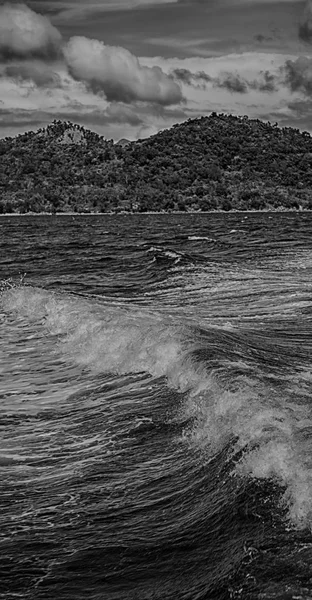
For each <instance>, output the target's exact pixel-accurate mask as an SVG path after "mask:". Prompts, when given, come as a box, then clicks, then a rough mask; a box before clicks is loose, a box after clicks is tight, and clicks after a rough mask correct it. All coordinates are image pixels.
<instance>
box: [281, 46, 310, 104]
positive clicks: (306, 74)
mask: <svg viewBox="0 0 312 600" xmlns="http://www.w3.org/2000/svg"><path fill="white" fill-rule="evenodd" d="M284 71H285V83H286V85H288V86H289V87H290V89H291V91H292V92H303V93H304V94H306V95H307V96H312V59H311V58H307V57H306V56H299V58H297V60H293V61H292V60H287V61H286V63H285V67H284Z"/></svg>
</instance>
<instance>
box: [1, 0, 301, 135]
mask: <svg viewBox="0 0 312 600" xmlns="http://www.w3.org/2000/svg"><path fill="white" fill-rule="evenodd" d="M311 101H312V0H304V1H302V0H89V1H88V2H87V1H86V0H28V1H27V2H26V3H22V2H15V1H14V2H3V1H2V0H0V137H5V136H12V135H17V134H19V133H23V132H24V131H28V130H36V129H38V128H39V127H44V126H46V125H47V124H48V123H50V122H51V121H53V120H54V119H62V120H66V121H67V120H70V121H73V122H75V123H79V124H81V125H84V126H85V127H87V128H88V129H91V130H93V131H96V132H97V133H100V134H101V135H104V136H105V137H106V138H108V139H114V140H118V139H121V138H127V139H131V140H135V139H140V138H145V137H148V136H150V135H153V134H155V133H157V132H158V131H160V130H162V129H165V128H168V127H171V126H172V125H173V124H175V123H180V122H182V121H185V120H187V119H189V118H195V117H198V116H202V115H203V116H209V114H211V112H217V113H220V112H222V113H231V114H234V115H247V116H248V117H250V118H256V119H261V120H264V121H270V122H271V123H278V124H279V125H280V126H283V127H284V126H287V127H289V126H291V127H295V128H297V129H300V130H301V131H309V132H311V133H312V102H311Z"/></svg>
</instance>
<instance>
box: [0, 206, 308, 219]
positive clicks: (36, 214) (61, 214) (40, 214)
mask: <svg viewBox="0 0 312 600" xmlns="http://www.w3.org/2000/svg"><path fill="white" fill-rule="evenodd" d="M310 212H312V209H311V210H309V209H301V210H297V209H284V208H281V209H275V210H274V209H272V210H270V209H263V210H201V211H198V210H194V211H182V210H181V211H178V210H176V211H170V212H160V211H159V212H158V211H145V212H88V213H77V212H57V213H51V212H34V213H33V212H28V213H2V214H0V218H1V217H44V216H45V217H65V216H68V217H94V216H96V217H100V216H109V217H119V216H121V217H128V216H136V215H163V216H168V215H185V216H186V215H215V214H219V215H231V214H245V213H248V214H259V213H292V214H293V213H298V214H300V213H310Z"/></svg>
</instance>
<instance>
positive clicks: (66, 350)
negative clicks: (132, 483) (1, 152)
mask: <svg viewBox="0 0 312 600" xmlns="http://www.w3.org/2000/svg"><path fill="white" fill-rule="evenodd" d="M0 304H1V308H2V310H4V311H5V312H6V313H14V314H15V315H16V316H17V318H19V319H24V320H27V321H32V322H35V323H37V324H38V327H42V328H43V330H44V331H45V332H46V335H48V336H55V342H56V351H57V352H58V353H60V355H62V357H63V359H64V360H65V361H69V362H71V363H74V364H75V365H80V366H81V367H84V368H88V369H89V370H91V371H94V372H95V373H103V372H110V373H116V374H118V375H122V374H125V373H131V372H132V373H140V372H148V373H149V374H150V375H151V376H153V377H156V378H158V377H165V378H166V379H167V382H168V385H169V386H171V387H173V388H175V389H177V390H178V391H180V392H182V393H183V394H184V405H183V411H184V417H185V416H186V417H190V418H191V421H192V426H191V427H190V428H189V429H187V430H185V432H184V436H183V437H184V439H185V442H186V443H188V444H195V445H196V446H197V447H200V448H201V449H202V452H203V454H204V455H206V456H207V458H208V460H209V459H210V457H211V456H212V455H215V454H216V453H217V452H218V451H220V450H221V449H222V448H223V447H224V446H225V445H226V444H228V443H229V442H232V443H233V452H234V454H236V455H237V456H239V457H240V458H239V459H238V460H237V462H236V466H235V468H234V471H233V475H234V476H238V477H239V476H242V477H246V476H247V477H253V478H256V479H272V478H273V479H274V480H276V481H277V482H278V483H279V484H280V485H281V486H282V487H284V489H285V493H284V496H283V502H284V504H285V505H287V507H288V515H289V519H290V522H291V523H292V524H293V525H294V526H296V527H299V528H304V527H311V526H312V465H311V464H310V456H311V451H312V445H311V441H310V435H309V428H310V427H311V426H312V422H311V420H310V417H309V407H308V406H306V405H305V404H304V403H303V402H301V403H300V404H297V403H296V401H295V400H294V399H290V398H285V397H283V396H281V395H280V396H278V395H277V394H276V393H273V392H272V390H271V389H270V387H269V386H268V384H266V383H264V382H263V381H261V378H259V377H258V374H257V370H255V371H254V372H251V371H250V369H248V368H247V367H248V365H244V361H240V362H238V363H237V367H238V368H237V373H239V374H237V375H235V374H233V373H235V368H234V367H235V364H234V363H235V360H234V359H233V360H232V362H231V361H229V360H227V361H224V360H221V359H220V360H219V363H218V361H216V360H213V361H212V362H211V364H210V363H209V360H203V359H202V360H200V359H198V349H199V348H201V347H202V345H203V343H205V342H204V341H203V338H200V336H198V337H196V330H195V328H193V327H192V326H191V325H190V323H189V322H188V323H180V322H179V323H178V324H177V323H176V322H175V320H174V318H173V317H171V316H170V315H168V317H166V316H164V314H161V315H158V314H157V313H155V312H152V311H148V310H147V309H141V308H139V307H134V306H131V307H130V306H129V305H128V306H127V305H122V304H120V303H118V302H115V303H114V302H112V301H109V302H103V301H99V300H96V299H90V298H87V297H77V296H74V295H69V294H57V293H53V292H49V291H46V290H42V289H39V288H33V287H30V286H19V287H16V288H11V289H8V290H4V291H3V293H2V297H1V303H0ZM214 333H215V335H216V336H217V335H218V331H217V329H216V330H215V332H214ZM196 352H197V354H196ZM210 354H211V353H210ZM212 354H213V352H212ZM244 367H246V369H245V371H244ZM226 373H228V376H225V375H224V374H226ZM296 386H297V387H298V376H297V381H296Z"/></svg>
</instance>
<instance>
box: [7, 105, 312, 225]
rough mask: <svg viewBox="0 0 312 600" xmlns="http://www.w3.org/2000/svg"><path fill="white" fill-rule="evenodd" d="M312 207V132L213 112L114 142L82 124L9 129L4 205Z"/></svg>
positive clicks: (22, 209) (54, 208)
mask: <svg viewBox="0 0 312 600" xmlns="http://www.w3.org/2000/svg"><path fill="white" fill-rule="evenodd" d="M215 210H218V211H219V210H222V211H231V210H239V211H244V210H273V211H274V210H312V137H311V136H310V134H309V133H308V132H300V131H299V130H298V129H293V128H291V127H283V128H280V127H278V126H277V124H271V123H266V122H262V121H260V120H258V119H249V118H248V117H246V116H244V117H236V116H232V115H225V114H217V113H212V114H211V115H210V116H209V117H201V118H197V119H192V120H188V121H186V122H184V123H181V124H179V125H174V126H173V127H172V128H171V129H167V130H164V131H162V132H160V133H158V134H156V135H154V136H152V137H150V138H148V139H145V140H138V141H136V142H130V141H129V140H126V139H123V140H120V142H117V143H114V142H113V140H107V139H105V138H104V137H102V136H99V135H97V134H96V133H94V132H91V131H88V130H87V129H85V128H84V127H81V126H80V125H77V124H73V123H70V122H63V121H54V122H53V123H52V124H51V125H48V127H46V128H45V129H39V130H38V131H37V132H28V133H24V134H22V135H18V136H17V137H14V138H3V139H0V214H6V213H16V214H25V213H42V212H46V213H54V214H55V213H57V212H60V213H64V212H65V213H67V212H70V213H72V212H75V213H94V212H95V213H106V212H110V213H111V212H113V213H116V212H117V213H118V212H149V211H152V212H173V211H185V212H195V211H205V212H206V211H215Z"/></svg>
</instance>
